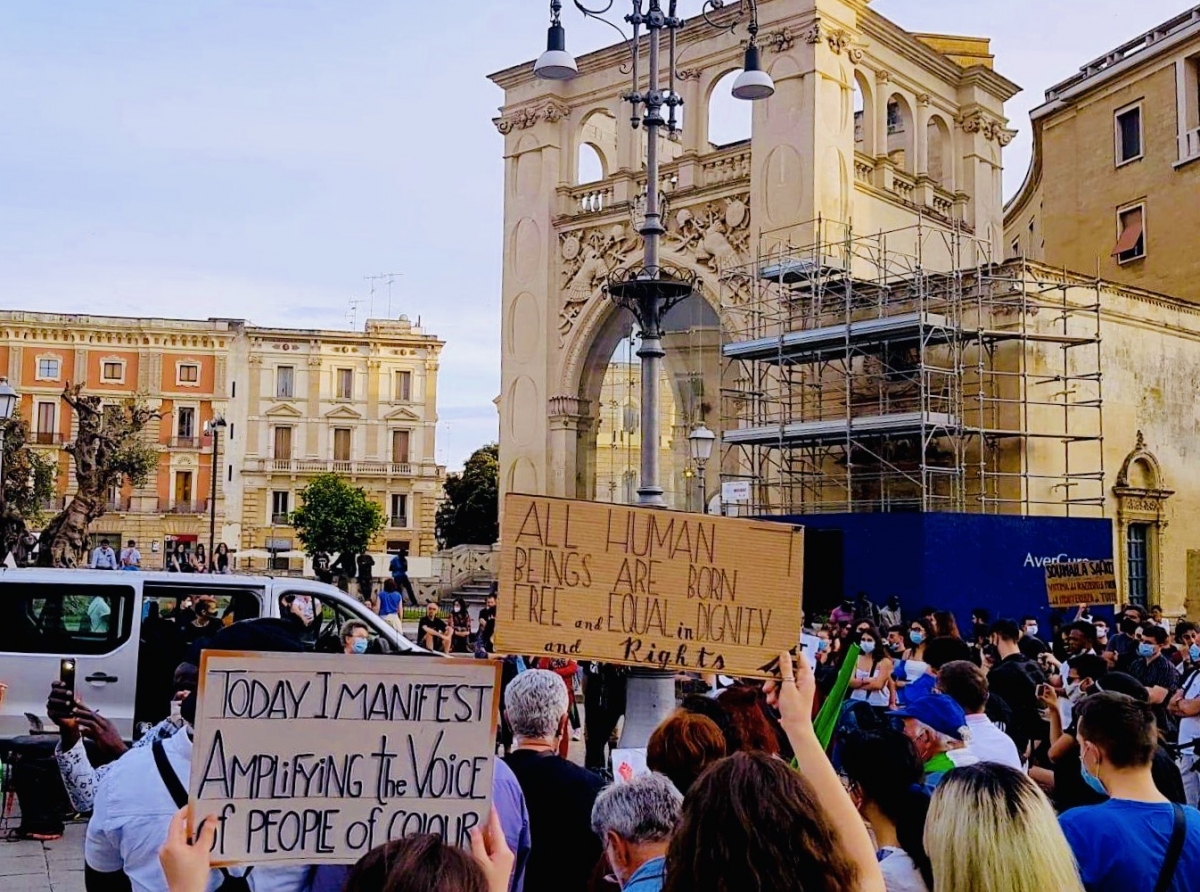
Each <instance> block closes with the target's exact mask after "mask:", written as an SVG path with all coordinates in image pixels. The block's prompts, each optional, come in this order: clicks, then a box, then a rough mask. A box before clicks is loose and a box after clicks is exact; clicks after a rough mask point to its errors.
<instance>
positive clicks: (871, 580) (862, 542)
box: [771, 513, 1113, 632]
mask: <svg viewBox="0 0 1200 892" xmlns="http://www.w3.org/2000/svg"><path fill="white" fill-rule="evenodd" d="M771 519H772V520H779V521H785V522H790V523H796V524H799V525H801V526H803V527H805V528H806V531H808V532H810V535H809V537H808V544H807V545H806V547H805V560H806V563H807V566H806V568H805V607H806V612H807V613H808V614H809V615H816V614H818V613H824V612H826V611H827V610H828V609H830V608H831V607H832V606H833V605H834V604H835V603H836V601H837V599H838V597H839V595H841V594H842V593H845V594H846V595H847V596H853V595H854V594H855V593H856V592H860V591H862V592H866V593H867V594H868V595H869V596H870V598H871V600H873V601H874V602H875V603H877V604H882V603H884V602H886V601H887V599H888V598H889V597H890V596H891V595H899V596H900V601H901V604H902V606H903V608H904V614H905V616H912V615H914V614H915V612H916V611H917V610H919V609H921V608H922V607H923V606H926V605H933V606H936V607H938V608H939V609H945V610H952V611H954V613H955V615H956V617H957V618H958V622H959V628H961V629H963V630H964V632H965V631H966V630H968V629H970V620H971V609H972V608H973V607H977V606H978V607H986V608H987V609H988V610H989V611H990V613H991V615H992V617H993V618H997V617H1009V618H1013V619H1019V618H1020V617H1022V616H1024V615H1027V614H1028V615H1032V616H1036V617H1038V618H1039V619H1040V620H1041V621H1042V623H1043V628H1049V625H1048V623H1047V622H1046V621H1047V620H1048V619H1049V617H1050V613H1051V609H1050V607H1049V606H1048V603H1047V598H1046V577H1045V570H1044V567H1045V565H1046V563H1047V562H1054V561H1070V560H1089V559H1104V558H1111V557H1112V556H1113V539H1112V523H1111V521H1109V520H1104V519H1090V518H1087V519H1085V518H1060V517H1005V516H996V515H981V514H950V513H928V514H815V515H806V516H800V517H773V518H771ZM1098 612H1100V611H1098Z"/></svg>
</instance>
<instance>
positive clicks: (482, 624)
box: [479, 607, 496, 653]
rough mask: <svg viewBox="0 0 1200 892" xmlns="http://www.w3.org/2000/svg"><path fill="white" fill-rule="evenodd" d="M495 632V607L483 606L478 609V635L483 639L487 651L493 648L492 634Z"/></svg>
mask: <svg viewBox="0 0 1200 892" xmlns="http://www.w3.org/2000/svg"><path fill="white" fill-rule="evenodd" d="M495 633H496V608H495V607H484V608H483V609H482V610H480V611H479V635H480V637H481V638H482V639H483V647H484V650H486V651H487V652H488V653H491V652H492V651H493V650H495V647H494V645H493V644H492V636H493V635H494V634H495Z"/></svg>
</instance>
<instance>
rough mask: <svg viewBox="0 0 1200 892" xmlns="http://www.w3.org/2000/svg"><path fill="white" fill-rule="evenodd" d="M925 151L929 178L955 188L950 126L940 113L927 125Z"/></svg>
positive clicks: (949, 187) (951, 188)
mask: <svg viewBox="0 0 1200 892" xmlns="http://www.w3.org/2000/svg"><path fill="white" fill-rule="evenodd" d="M925 153H926V158H927V159H928V163H927V167H928V171H927V172H928V173H929V178H930V179H931V180H933V181H934V182H935V183H937V184H938V185H939V186H941V187H943V188H945V189H950V190H953V189H954V159H953V157H951V154H950V128H949V127H948V126H946V122H945V121H944V120H942V118H941V117H940V116H938V115H934V116H933V117H931V118H930V119H929V123H928V124H926V125H925Z"/></svg>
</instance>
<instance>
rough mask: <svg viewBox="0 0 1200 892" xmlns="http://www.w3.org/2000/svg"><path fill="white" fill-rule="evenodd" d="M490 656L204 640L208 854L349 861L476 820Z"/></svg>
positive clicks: (481, 796) (491, 742) (481, 802)
mask: <svg viewBox="0 0 1200 892" xmlns="http://www.w3.org/2000/svg"><path fill="white" fill-rule="evenodd" d="M499 689H500V665H499V664H498V663H496V662H485V661H480V660H453V659H440V658H435V657H374V656H347V655H342V654H290V653H289V654H277V653H241V652H239V653H232V652H221V651H205V652H204V655H203V658H202V662H201V664H200V690H199V699H198V702H197V708H196V735H195V744H194V749H193V755H192V772H191V784H190V793H191V802H192V826H193V828H194V827H196V826H197V825H198V824H199V822H200V821H201V819H203V818H205V817H209V816H211V817H213V818H214V819H215V820H216V821H217V822H218V823H217V828H218V830H217V842H216V847H215V849H214V851H213V863H214V864H216V865H218V866H220V865H228V864H244V863H252V864H353V863H354V862H355V861H357V860H358V859H359V858H361V857H362V856H363V855H364V854H366V853H367V852H368V851H370V850H371V849H372V848H374V847H375V846H377V845H380V844H381V843H384V842H386V841H388V840H389V839H396V838H399V837H402V836H411V835H413V834H417V833H436V834H438V835H439V836H441V837H443V838H444V839H445V840H447V841H448V842H450V843H452V844H455V845H461V846H466V845H469V839H468V834H469V832H470V830H471V828H473V827H477V826H481V825H484V824H486V823H487V815H488V808H489V803H490V801H491V791H492V757H493V754H494V752H495V742H496V719H497V714H498V713H497V701H496V692H497V691H499Z"/></svg>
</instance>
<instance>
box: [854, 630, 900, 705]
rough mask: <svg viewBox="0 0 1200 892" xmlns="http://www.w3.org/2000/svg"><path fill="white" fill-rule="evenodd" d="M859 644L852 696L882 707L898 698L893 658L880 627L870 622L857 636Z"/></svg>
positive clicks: (856, 641) (856, 640)
mask: <svg viewBox="0 0 1200 892" xmlns="http://www.w3.org/2000/svg"><path fill="white" fill-rule="evenodd" d="M855 643H856V644H857V645H858V648H859V651H860V652H859V655H858V660H857V661H856V663H855V666H854V674H853V675H852V676H851V677H850V699H851V700H865V701H866V702H867V703H869V704H870V705H871V706H874V707H876V708H878V709H887V708H888V707H889V706H891V705H893V703H894V702H895V698H896V695H895V692H894V690H893V687H892V665H893V664H892V660H891V658H890V657H888V655H887V651H886V649H885V648H884V647H883V643H882V641H881V640H880V637H879V630H878V629H876V628H875V626H874V625H872V624H870V623H867V624H866V626H865V628H864V629H863V630H862V631H860V632H859V633H858V634H857V636H856V639H855Z"/></svg>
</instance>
